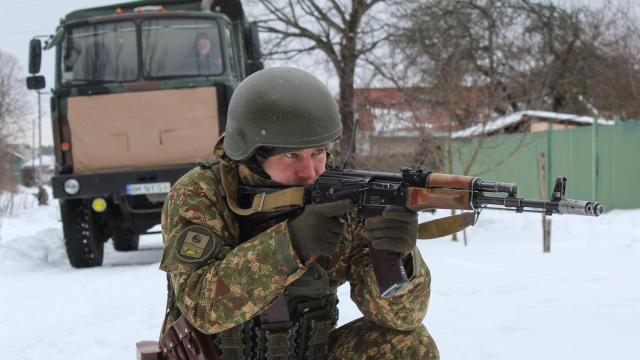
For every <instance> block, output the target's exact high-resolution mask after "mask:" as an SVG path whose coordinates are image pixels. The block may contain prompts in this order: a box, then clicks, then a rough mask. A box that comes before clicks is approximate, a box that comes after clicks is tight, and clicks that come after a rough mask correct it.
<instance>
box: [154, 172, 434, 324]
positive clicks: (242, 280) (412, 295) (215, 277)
mask: <svg viewBox="0 0 640 360" xmlns="http://www.w3.org/2000/svg"><path fill="white" fill-rule="evenodd" d="M218 160H219V161H225V160H223V159H217V160H215V161H218ZM234 166H236V169H237V174H238V176H237V179H235V181H238V182H239V183H241V184H245V185H249V186H260V185H262V186H264V185H271V184H274V182H272V181H271V180H267V179H264V178H262V177H260V176H258V175H256V174H255V173H253V172H251V171H250V170H249V168H248V167H246V166H245V165H243V164H235V165H234ZM220 176H221V175H220V171H219V166H215V165H214V166H213V167H212V168H205V167H196V168H194V169H193V170H191V171H189V172H188V173H187V174H186V175H184V176H183V177H182V178H181V179H180V180H178V181H177V182H176V184H175V185H174V186H173V188H172V189H171V191H170V193H169V195H168V197H167V200H166V202H165V205H164V209H163V212H162V234H163V241H164V254H163V257H162V262H161V264H160V269H161V270H163V271H166V272H168V273H169V279H170V281H171V285H172V288H173V291H174V294H173V295H174V298H175V302H176V305H177V307H178V308H179V310H180V313H182V314H184V315H185V317H186V318H187V319H188V320H189V321H190V322H191V323H192V324H193V325H194V326H195V327H196V328H198V329H199V330H200V331H202V332H204V333H209V334H217V333H220V332H223V331H225V330H227V329H230V328H232V327H234V326H236V325H239V324H242V323H244V322H246V321H248V320H250V319H252V318H254V317H255V316H256V315H259V314H260V313H262V312H263V311H264V310H265V309H266V308H267V307H268V306H269V305H270V304H271V303H272V302H273V301H274V300H275V299H276V298H277V297H278V296H279V295H280V294H282V293H283V292H284V291H285V289H287V287H288V286H289V285H291V284H292V283H294V282H295V281H296V279H298V278H300V277H301V276H302V275H303V274H304V273H305V272H306V271H307V269H309V268H310V267H311V265H312V264H311V263H306V264H305V263H303V262H302V261H301V259H300V257H299V256H298V255H297V254H296V252H295V251H294V249H293V247H292V245H291V241H290V238H289V234H288V228H287V221H286V220H285V221H281V222H278V223H275V224H273V226H271V227H269V228H268V229H266V230H265V231H262V232H260V233H258V234H257V235H255V236H253V237H251V238H249V239H247V240H245V241H243V242H240V241H239V232H240V226H239V220H240V219H238V218H239V216H237V215H235V214H234V213H233V212H232V211H231V210H230V209H229V207H228V206H227V203H226V200H225V197H226V194H225V190H224V187H223V186H222V184H221V181H220V180H219V179H220ZM362 233H363V231H362V227H361V226H359V225H357V224H355V223H354V222H350V223H349V226H348V229H347V231H346V233H345V234H344V236H343V237H342V240H341V243H340V245H339V248H338V250H337V251H336V252H335V254H333V255H331V256H329V257H328V259H325V260H326V261H324V262H323V265H324V269H326V273H327V274H328V278H329V285H328V286H329V292H331V293H333V294H335V293H336V289H337V287H338V286H340V285H342V284H344V283H345V281H349V283H350V285H351V298H352V299H353V301H354V302H355V303H356V304H357V306H358V308H359V309H360V311H361V312H362V313H363V314H364V316H365V317H366V318H368V319H371V320H373V321H375V322H376V323H378V324H380V325H382V326H385V327H390V328H394V329H398V330H411V329H414V328H416V327H417V326H419V325H420V324H421V322H422V319H423V318H424V316H425V314H426V311H427V306H428V302H429V294H430V282H431V277H430V274H429V269H428V268H427V266H426V264H425V263H424V261H423V260H422V257H421V256H420V253H419V251H418V249H417V248H416V249H414V251H413V252H412V254H411V255H409V256H412V261H411V262H410V263H412V264H413V265H412V269H410V271H409V272H410V273H411V281H410V284H409V286H408V287H406V288H405V289H403V290H402V291H400V292H399V293H397V294H396V295H395V296H394V297H392V298H391V299H382V298H380V296H379V290H378V287H377V285H376V281H375V276H374V274H373V270H372V267H371V265H370V262H369V256H368V249H367V245H366V241H365V240H366V239H365V238H364V236H363V235H362ZM312 261H313V260H311V261H310V262H312ZM316 266H317V265H316ZM169 310H171V309H169ZM172 313H174V312H172V311H168V314H167V318H166V319H165V324H171V323H172V322H173V320H175V319H174V318H173V316H172ZM163 331H164V329H163Z"/></svg>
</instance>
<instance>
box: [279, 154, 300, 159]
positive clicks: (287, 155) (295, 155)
mask: <svg viewBox="0 0 640 360" xmlns="http://www.w3.org/2000/svg"><path fill="white" fill-rule="evenodd" d="M282 156H284V157H286V158H287V159H295V158H296V157H298V154H296V153H286V154H284V155H282Z"/></svg>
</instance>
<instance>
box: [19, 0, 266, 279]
mask: <svg viewBox="0 0 640 360" xmlns="http://www.w3.org/2000/svg"><path fill="white" fill-rule="evenodd" d="M46 49H55V58H56V67H55V83H54V87H53V89H52V96H51V118H52V122H53V137H54V149H55V156H56V174H55V176H54V177H53V179H52V188H53V195H54V197H56V198H58V199H59V200H60V209H61V215H62V223H63V232H64V238H65V245H66V249H67V254H68V256H69V260H70V263H71V265H72V266H74V267H90V266H99V265H101V264H102V260H103V250H104V243H105V242H106V241H107V240H108V239H112V240H113V245H114V247H115V249H116V250H120V251H131V250H136V249H137V248H138V240H139V236H140V235H141V234H145V233H148V231H149V229H151V228H152V227H154V226H156V225H157V224H159V223H160V212H161V210H162V206H163V203H164V199H165V197H166V195H167V193H168V192H169V190H170V188H171V186H172V185H173V184H174V183H175V182H176V180H178V179H179V178H180V177H181V176H182V175H183V174H184V173H186V172H187V171H188V170H189V169H191V168H192V167H193V166H194V163H195V161H196V160H197V159H206V158H208V157H209V156H210V155H211V151H212V150H213V146H214V144H215V142H216V140H217V138H218V137H219V135H220V134H221V133H222V132H223V131H224V128H225V125H226V112H227V107H228V105H229V100H230V98H231V94H232V93H233V91H234V89H235V87H236V86H237V84H238V83H239V82H240V81H242V79H243V78H245V77H246V76H248V75H250V74H251V73H253V72H255V71H257V70H259V69H261V68H262V62H261V61H260V50H259V39H258V36H257V30H256V27H255V25H253V24H250V23H248V22H247V19H246V17H245V15H244V12H243V10H242V5H241V3H240V2H239V1H215V2H214V1H202V2H200V1H187V0H173V1H171V0H165V1H135V2H130V3H123V4H114V5H112V6H103V7H98V8H91V9H85V10H78V11H74V12H72V13H70V14H68V15H67V16H66V17H65V18H63V19H62V20H61V22H60V25H59V26H58V28H57V30H56V32H55V34H54V35H53V36H52V37H50V38H49V40H48V41H47V42H46V44H45V50H46ZM38 57H39V56H38V51H37V49H35V50H34V46H33V43H32V58H38ZM30 60H33V59H30ZM38 67H39V66H38ZM34 70H37V69H32V66H31V63H30V72H31V73H32V75H33V76H32V78H36V77H37V76H36V73H37V71H34ZM40 78H41V77H40ZM43 83H44V81H43V80H41V81H35V80H33V81H30V82H29V81H28V84H31V85H30V86H29V87H30V88H32V89H37V88H38V87H43V86H44V84H43Z"/></svg>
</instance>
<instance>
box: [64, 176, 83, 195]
mask: <svg viewBox="0 0 640 360" xmlns="http://www.w3.org/2000/svg"><path fill="white" fill-rule="evenodd" d="M78 191H80V183H79V182H78V180H76V179H68V180H66V181H65V182H64V192H66V193H67V194H69V195H75V194H77V193H78Z"/></svg>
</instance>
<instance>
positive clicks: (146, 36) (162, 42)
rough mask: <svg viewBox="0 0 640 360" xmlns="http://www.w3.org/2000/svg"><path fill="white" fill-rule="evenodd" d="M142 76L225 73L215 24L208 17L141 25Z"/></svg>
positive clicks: (146, 22)
mask: <svg viewBox="0 0 640 360" xmlns="http://www.w3.org/2000/svg"><path fill="white" fill-rule="evenodd" d="M140 31H141V35H142V63H143V72H144V76H145V77H152V78H153V77H174V76H203V75H219V74H222V73H223V72H224V66H223V62H222V50H221V46H220V31H219V30H218V23H217V22H216V21H214V20H210V19H193V18H191V19H186V18H185V19H152V20H145V21H143V22H142V26H141V29H140Z"/></svg>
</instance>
